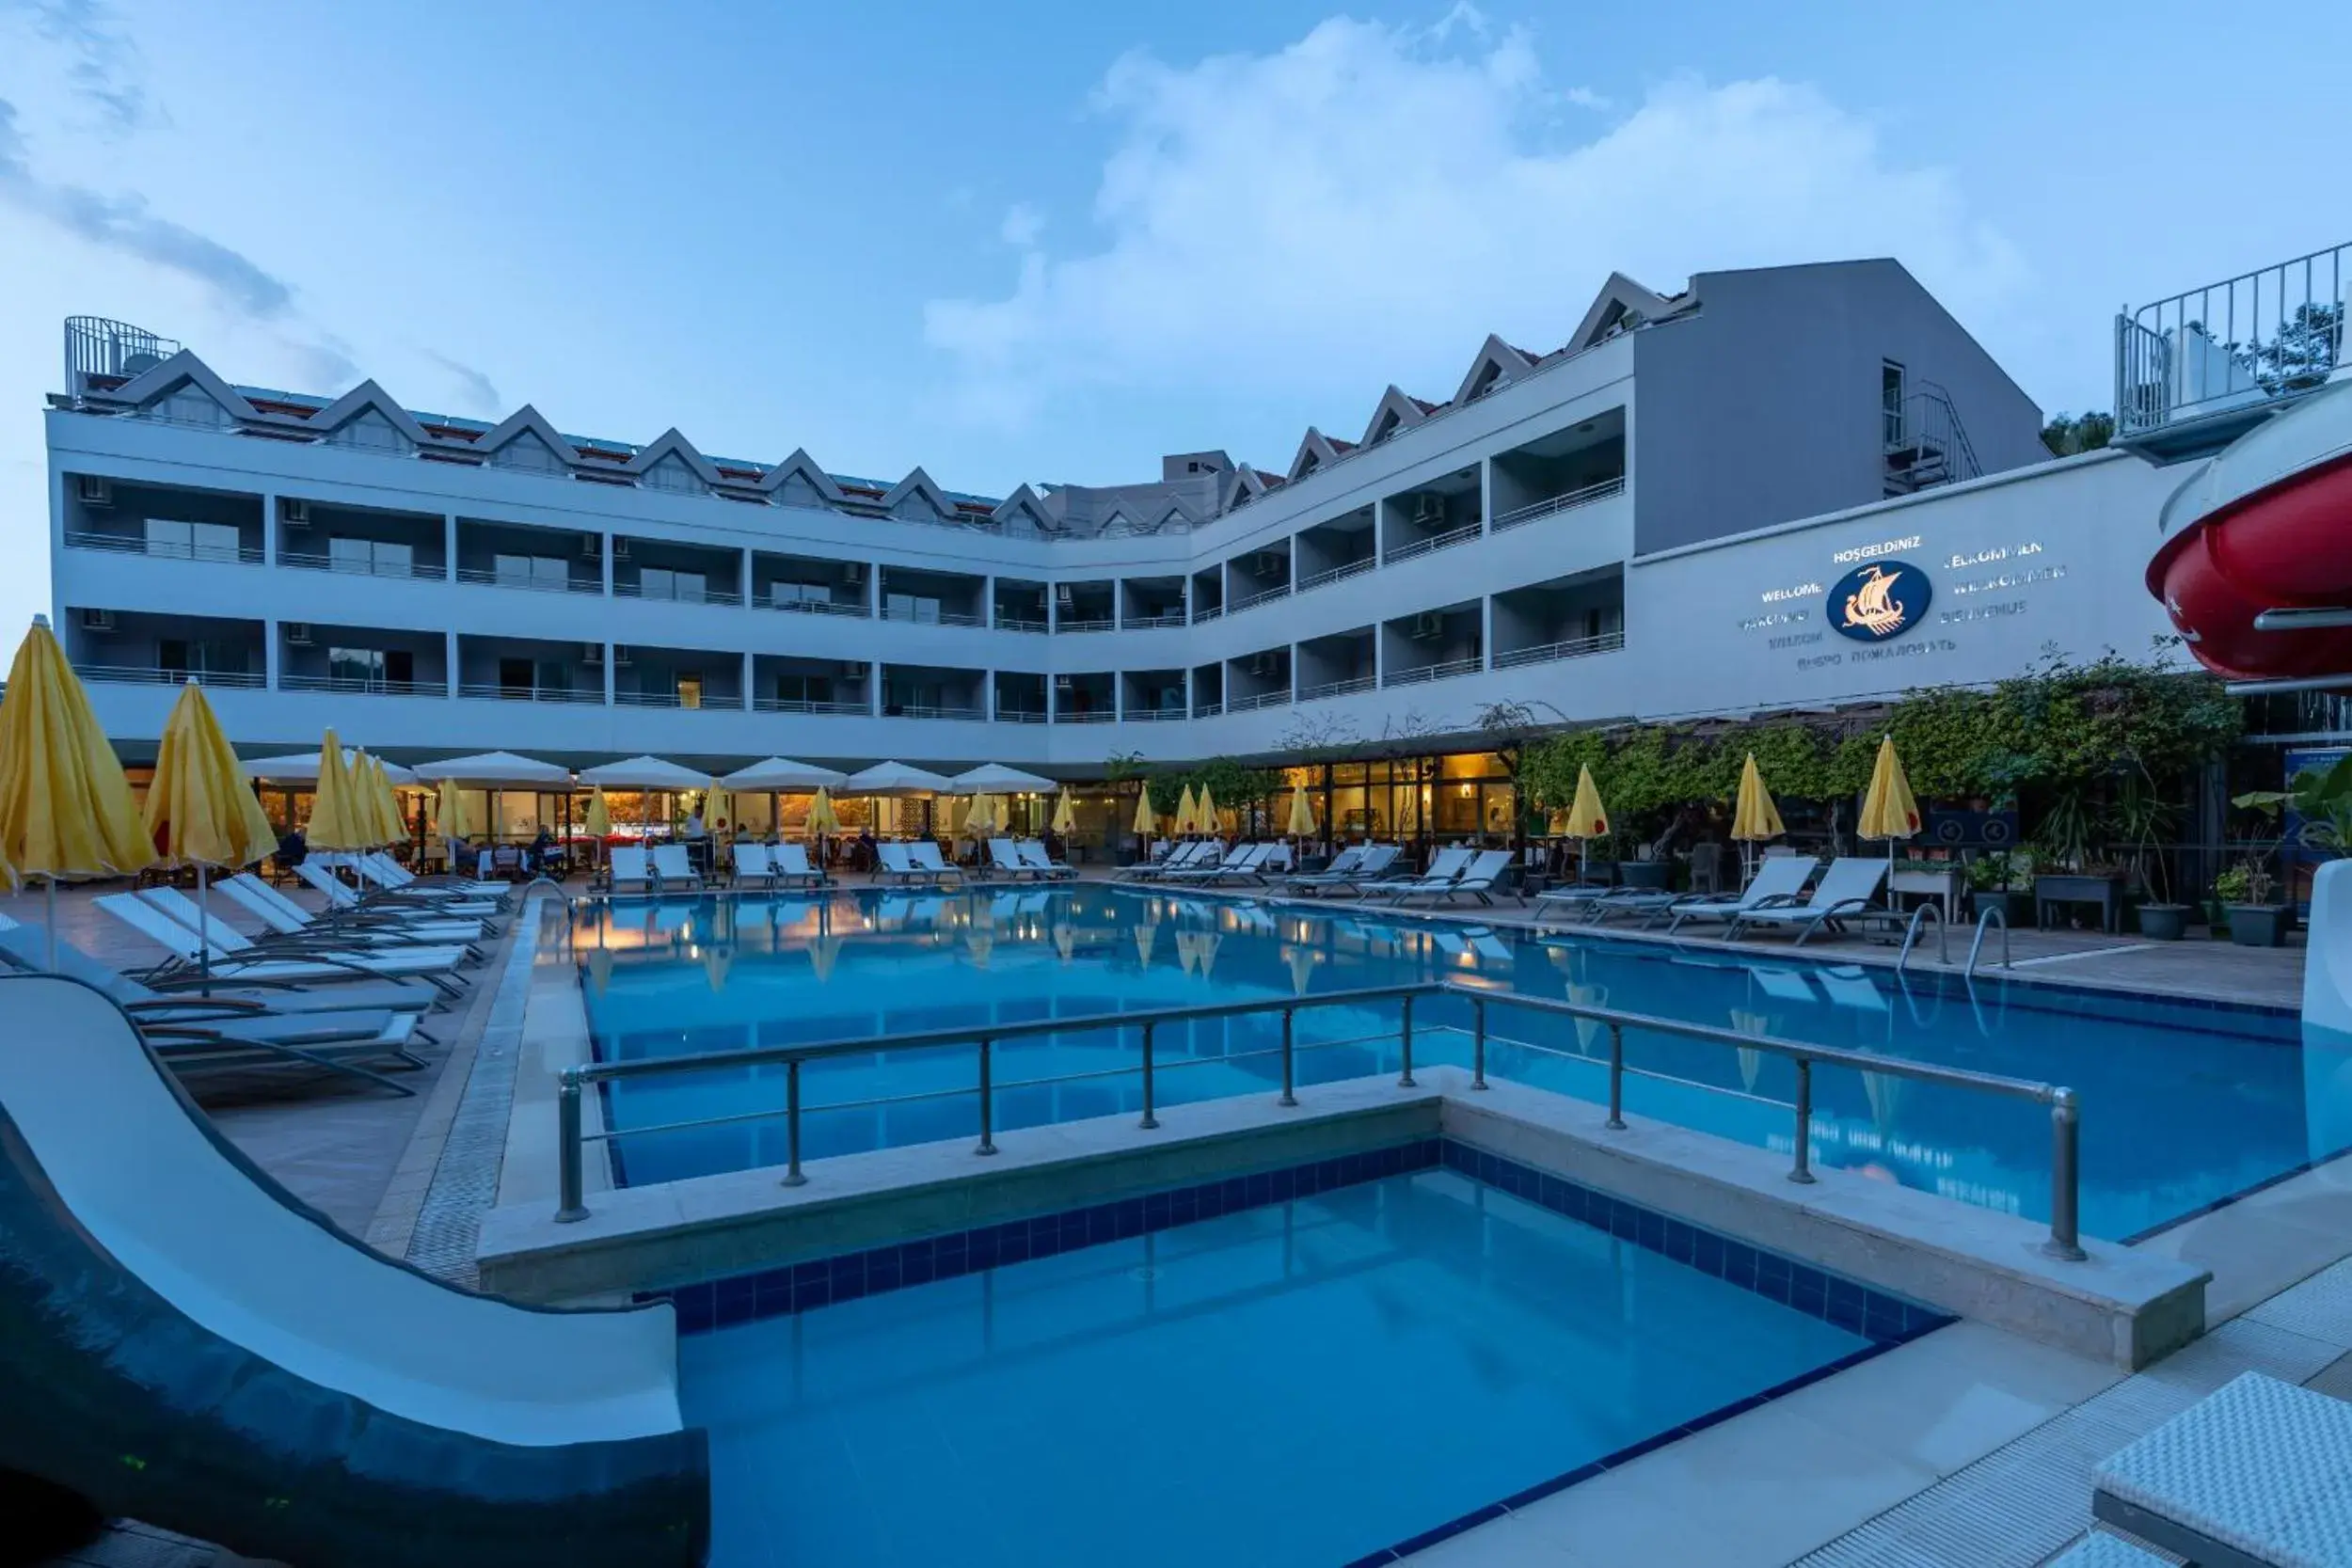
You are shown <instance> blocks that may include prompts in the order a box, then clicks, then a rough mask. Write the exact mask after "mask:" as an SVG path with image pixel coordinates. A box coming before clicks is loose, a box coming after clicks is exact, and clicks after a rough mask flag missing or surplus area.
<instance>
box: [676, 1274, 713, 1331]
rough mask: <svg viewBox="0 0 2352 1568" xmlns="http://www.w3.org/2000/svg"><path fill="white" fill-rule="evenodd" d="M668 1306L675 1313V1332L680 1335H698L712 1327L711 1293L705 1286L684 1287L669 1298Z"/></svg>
mask: <svg viewBox="0 0 2352 1568" xmlns="http://www.w3.org/2000/svg"><path fill="white" fill-rule="evenodd" d="M670 1305H671V1307H673V1308H675V1311H676V1312H677V1331H678V1332H679V1333H680V1334H699V1333H701V1332H702V1331H703V1330H704V1329H707V1328H710V1327H713V1326H714V1324H713V1323H712V1318H711V1314H712V1291H711V1289H710V1287H709V1286H707V1285H689V1286H686V1287H685V1288H683V1289H682V1290H679V1291H676V1292H675V1293H674V1294H673V1295H672V1296H671V1298H670Z"/></svg>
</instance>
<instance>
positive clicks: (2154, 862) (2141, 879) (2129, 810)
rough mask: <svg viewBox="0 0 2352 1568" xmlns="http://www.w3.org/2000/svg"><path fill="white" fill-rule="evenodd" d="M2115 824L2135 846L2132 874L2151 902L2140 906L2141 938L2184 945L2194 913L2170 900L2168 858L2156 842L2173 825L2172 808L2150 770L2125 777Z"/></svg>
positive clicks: (2131, 860)
mask: <svg viewBox="0 0 2352 1568" xmlns="http://www.w3.org/2000/svg"><path fill="white" fill-rule="evenodd" d="M2114 822H2115V828H2116V832H2118V834H2119V835H2120V836H2121V837H2122V839H2123V841H2124V842H2125V843H2126V844H2128V845H2130V846H2131V853H2130V857H2129V864H2130V868H2131V874H2132V877H2133V879H2134V880H2136V881H2137V882H2138V884H2139V889H2140V892H2141V894H2142V895H2144V896H2145V898H2146V900H2147V901H2146V902H2144V903H2142V904H2141V905H2140V906H2139V911H2138V914H2139V934H2140V935H2141V936H2144V937H2149V938H2152V939H2153V940H2155V941H2157V942H2178V941H2180V940H2181V938H2182V937H2184V936H2185V935H2186V934H2187V933H2188V917H2189V914H2190V913H2191V911H2190V909H2189V906H2187V905H2186V904H2175V903H2173V902H2172V901H2171V899H2170V898H2169V896H2167V895H2168V892H2169V889H2168V887H2167V884H2166V880H2165V869H2164V857H2163V856H2162V855H2160V854H2158V853H2157V852H2156V841H2157V840H2158V839H2160V838H2162V837H2163V836H2164V834H2165V832H2167V831H2168V830H2169V828H2170V827H2171V825H2172V808H2171V806H2170V805H2169V803H2167V802H2166V800H2164V798H2163V797H2162V796H2161V795H2159V794H2157V793H2156V789H2155V781H2153V779H2151V778H2149V776H2148V772H2147V769H2145V768H2140V769H2138V770H2137V771H2136V772H2132V773H2127V774H2125V775H2124V776H2123V783H2122V787H2121V788H2119V789H2118V790H2117V791H2116V798H2115V808H2114Z"/></svg>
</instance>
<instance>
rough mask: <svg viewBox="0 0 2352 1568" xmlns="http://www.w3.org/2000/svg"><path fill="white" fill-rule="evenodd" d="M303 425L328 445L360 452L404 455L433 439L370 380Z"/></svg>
mask: <svg viewBox="0 0 2352 1568" xmlns="http://www.w3.org/2000/svg"><path fill="white" fill-rule="evenodd" d="M304 422H305V424H306V425H307V426H308V427H309V428H310V429H312V430H315V431H317V432H318V433H319V435H320V436H321V438H322V439H324V440H326V442H328V443H329V444H330V445H333V446H339V447H356V448H358V449H359V450H361V451H389V452H396V453H400V454H402V455H404V456H405V455H406V454H408V453H410V452H413V451H416V450H417V449H418V448H419V447H421V446H426V445H428V444H430V443H431V442H432V440H433V436H432V435H431V434H430V433H429V432H427V431H426V429H425V428H424V426H422V425H421V424H419V423H418V422H417V419H416V416H415V415H413V414H411V413H409V412H408V410H406V409H405V408H403V407H402V406H401V405H400V404H397V403H394V402H393V401H392V399H391V395H390V394H389V393H388V392H386V391H385V390H384V388H381V387H379V386H377V385H376V384H375V383H374V382H373V381H362V382H361V383H359V385H358V386H357V387H354V388H352V389H351V390H350V391H348V392H345V393H344V394H343V395H342V397H339V398H337V399H336V400H335V401H334V402H333V403H330V404H327V405H326V407H324V408H322V409H320V410H319V411H318V412H317V413H315V414H313V415H311V416H310V419H309V420H306V421H304Z"/></svg>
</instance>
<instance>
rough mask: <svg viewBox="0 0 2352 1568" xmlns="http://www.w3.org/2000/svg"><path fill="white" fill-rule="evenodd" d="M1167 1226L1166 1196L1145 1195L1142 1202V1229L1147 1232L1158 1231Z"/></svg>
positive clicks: (1164, 1194)
mask: <svg viewBox="0 0 2352 1568" xmlns="http://www.w3.org/2000/svg"><path fill="white" fill-rule="evenodd" d="M1167 1224H1168V1195H1167V1194H1166V1193H1151V1194H1148V1195H1146V1196H1145V1197H1144V1200H1143V1227H1144V1228H1145V1229H1147V1230H1158V1229H1160V1228H1162V1227H1165V1226H1166V1225H1167Z"/></svg>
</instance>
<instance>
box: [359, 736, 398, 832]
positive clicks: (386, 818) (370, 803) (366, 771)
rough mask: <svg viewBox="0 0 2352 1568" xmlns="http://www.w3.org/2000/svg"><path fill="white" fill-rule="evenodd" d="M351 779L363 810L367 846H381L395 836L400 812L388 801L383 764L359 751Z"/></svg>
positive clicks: (387, 787) (387, 786) (389, 794)
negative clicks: (364, 812) (366, 828)
mask: <svg viewBox="0 0 2352 1568" xmlns="http://www.w3.org/2000/svg"><path fill="white" fill-rule="evenodd" d="M353 781H354V783H355V784H357V785H358V789H357V791H356V797H355V798H356V799H358V800H359V801H360V802H361V804H362V807H363V809H364V810H365V811H366V813H367V824H368V847H370V848H371V849H381V848H383V847H385V846H386V845H388V844H389V843H391V842H392V840H393V839H394V838H396V837H398V836H399V834H398V832H397V829H398V826H399V824H398V822H397V820H396V818H397V817H398V816H399V815H400V813H399V810H398V808H396V807H394V806H391V805H389V804H388V802H389V800H390V798H391V786H390V785H389V784H386V783H385V782H384V766H383V764H381V763H379V762H377V761H376V760H375V759H374V758H373V757H372V756H370V755H368V753H367V752H360V753H359V761H358V768H356V770H355V771H354V773H353Z"/></svg>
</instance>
